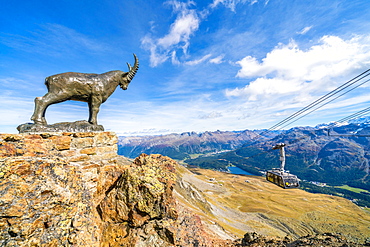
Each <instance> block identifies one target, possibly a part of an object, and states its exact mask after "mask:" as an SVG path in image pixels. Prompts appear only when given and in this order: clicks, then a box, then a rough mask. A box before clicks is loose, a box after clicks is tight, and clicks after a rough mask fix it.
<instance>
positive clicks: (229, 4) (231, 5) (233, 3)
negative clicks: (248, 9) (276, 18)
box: [210, 0, 258, 11]
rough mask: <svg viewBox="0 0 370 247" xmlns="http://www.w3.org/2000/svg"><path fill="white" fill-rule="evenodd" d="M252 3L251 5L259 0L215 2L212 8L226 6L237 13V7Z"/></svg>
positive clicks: (217, 0)
mask: <svg viewBox="0 0 370 247" xmlns="http://www.w3.org/2000/svg"><path fill="white" fill-rule="evenodd" d="M246 2H250V4H251V5H253V4H255V3H257V2H258V0H214V1H213V3H212V4H211V5H210V7H211V8H215V7H217V6H218V5H219V4H222V5H224V6H225V7H226V8H229V9H231V10H232V11H235V8H236V5H237V4H239V3H242V4H244V3H246Z"/></svg>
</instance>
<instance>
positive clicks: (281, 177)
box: [266, 143, 299, 189]
mask: <svg viewBox="0 0 370 247" xmlns="http://www.w3.org/2000/svg"><path fill="white" fill-rule="evenodd" d="M285 146H286V144H284V143H279V144H277V145H276V146H275V147H273V148H272V149H279V150H280V161H281V164H280V168H272V170H268V171H267V172H266V179H267V181H270V182H271V183H274V184H276V185H278V186H280V187H282V188H284V189H292V188H298V187H299V179H298V177H297V176H296V175H293V174H291V173H290V172H289V171H285V170H284V166H285V150H284V147H285Z"/></svg>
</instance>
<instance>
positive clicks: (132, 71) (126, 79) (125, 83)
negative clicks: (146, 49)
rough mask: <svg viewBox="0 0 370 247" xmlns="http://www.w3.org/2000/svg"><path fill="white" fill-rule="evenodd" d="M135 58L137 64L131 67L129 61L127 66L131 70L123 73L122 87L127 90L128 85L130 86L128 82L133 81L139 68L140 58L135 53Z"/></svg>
mask: <svg viewBox="0 0 370 247" xmlns="http://www.w3.org/2000/svg"><path fill="white" fill-rule="evenodd" d="M134 58H135V64H134V67H131V65H130V64H129V63H127V66H128V69H129V71H128V72H126V73H124V74H123V75H122V82H120V84H119V85H120V87H121V88H122V89H123V90H126V89H127V87H128V84H129V83H130V82H131V80H132V79H133V78H134V76H135V74H136V72H137V70H138V68H139V60H138V58H137V57H136V55H135V54H134Z"/></svg>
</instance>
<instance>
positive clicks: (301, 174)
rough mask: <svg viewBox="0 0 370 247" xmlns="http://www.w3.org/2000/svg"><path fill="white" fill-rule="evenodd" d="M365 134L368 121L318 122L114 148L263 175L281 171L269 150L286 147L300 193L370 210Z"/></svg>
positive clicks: (144, 140)
mask: <svg viewBox="0 0 370 247" xmlns="http://www.w3.org/2000/svg"><path fill="white" fill-rule="evenodd" d="M329 130H330V134H329ZM261 133H265V134H264V135H263V136H261V135H260V134H261ZM369 133H370V127H369V125H368V122H361V123H348V124H341V125H335V124H329V125H324V124H322V125H319V126H316V127H295V128H292V129H289V130H284V131H275V132H272V133H268V134H266V132H264V131H263V130H245V131H239V132H238V131H235V132H230V131H216V132H205V133H200V134H197V133H195V132H189V133H182V134H171V135H164V136H151V137H148V136H147V137H120V139H119V144H118V148H119V154H121V155H124V156H127V157H134V156H135V155H138V154H140V153H147V154H152V153H159V154H162V155H166V156H169V157H171V158H173V159H175V160H177V161H178V162H179V163H180V164H183V165H185V166H191V167H200V168H206V169H212V170H218V171H224V172H228V169H227V168H228V167H230V166H234V167H237V168H239V169H242V170H243V171H245V172H248V173H249V174H253V175H257V176H261V175H262V174H263V173H264V172H265V171H266V170H269V169H271V168H274V167H275V168H276V167H279V164H280V161H279V153H278V151H277V150H272V149H271V148H272V147H273V146H274V145H276V143H286V144H287V146H286V167H285V168H286V169H287V170H289V171H290V172H291V173H293V174H295V175H297V176H298V178H299V179H301V180H302V182H301V184H302V186H301V188H302V189H304V190H306V191H309V192H313V193H324V194H329V195H338V196H342V197H345V198H347V199H349V200H351V201H353V202H354V203H356V204H357V205H359V206H361V207H370V194H369V193H368V192H369V191H370V176H369V170H370V169H369V159H370V137H368V134H369ZM312 182H315V183H312ZM317 184H326V185H327V186H318V185H317ZM343 186H344V187H343ZM345 186H347V187H345ZM348 186H349V187H348ZM349 188H355V189H349ZM361 190H362V191H361Z"/></svg>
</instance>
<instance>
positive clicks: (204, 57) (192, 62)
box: [185, 54, 212, 65]
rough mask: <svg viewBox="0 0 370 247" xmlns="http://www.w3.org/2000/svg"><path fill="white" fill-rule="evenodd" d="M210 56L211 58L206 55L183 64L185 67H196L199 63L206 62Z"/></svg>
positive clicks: (209, 55)
mask: <svg viewBox="0 0 370 247" xmlns="http://www.w3.org/2000/svg"><path fill="white" fill-rule="evenodd" d="M211 56H212V55H211V54H207V55H205V56H203V57H202V58H200V59H197V60H192V61H187V62H185V64H187V65H197V64H200V63H202V62H204V61H206V60H207V59H208V58H210V57H211Z"/></svg>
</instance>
